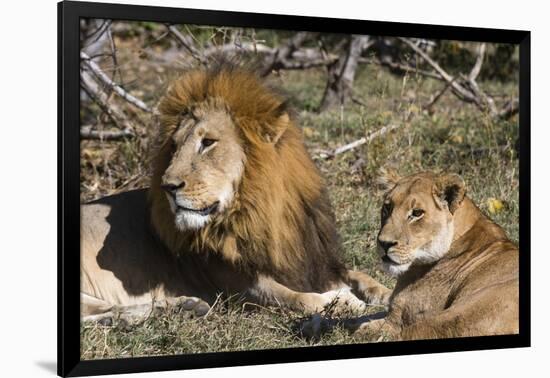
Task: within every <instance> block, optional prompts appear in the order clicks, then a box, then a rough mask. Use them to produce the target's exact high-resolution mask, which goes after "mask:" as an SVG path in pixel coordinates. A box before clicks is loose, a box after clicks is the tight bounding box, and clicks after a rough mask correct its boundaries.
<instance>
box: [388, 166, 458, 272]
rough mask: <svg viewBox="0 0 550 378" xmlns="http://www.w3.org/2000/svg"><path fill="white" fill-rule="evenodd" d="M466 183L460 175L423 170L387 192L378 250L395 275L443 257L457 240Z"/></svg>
mask: <svg viewBox="0 0 550 378" xmlns="http://www.w3.org/2000/svg"><path fill="white" fill-rule="evenodd" d="M463 196H464V186H463V182H462V180H461V179H460V178H459V177H458V176H456V175H447V176H438V177H434V176H433V175H431V174H427V173H421V174H416V175H412V176H408V177H406V178H403V179H399V180H398V181H396V182H395V183H393V186H392V187H391V189H389V190H388V191H387V192H386V194H385V196H384V203H383V205H382V210H381V229H380V232H379V233H378V253H379V255H380V257H381V258H382V266H383V268H384V269H385V270H386V271H387V272H388V273H390V274H392V275H399V274H401V273H403V272H405V271H406V270H407V269H408V268H409V267H410V266H411V265H412V264H413V263H414V264H427V263H431V262H435V261H437V260H439V259H440V258H441V257H442V256H443V255H444V254H445V253H446V252H447V251H448V250H449V247H450V245H451V242H452V240H453V234H454V233H453V213H454V210H456V207H457V206H458V205H459V204H460V202H461V201H462V198H463Z"/></svg>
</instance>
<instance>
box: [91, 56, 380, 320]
mask: <svg viewBox="0 0 550 378" xmlns="http://www.w3.org/2000/svg"><path fill="white" fill-rule="evenodd" d="M213 113H216V114H218V115H219V117H221V118H217V119H225V120H227V119H230V120H231V121H227V122H226V121H224V122H226V123H230V124H231V125H232V126H231V127H234V130H235V132H236V138H235V141H234V142H231V143H235V144H236V145H237V146H236V147H238V149H239V151H243V152H244V155H245V158H244V159H243V164H244V169H243V170H242V177H240V180H237V181H238V182H236V183H232V185H233V187H234V198H233V200H232V201H231V203H230V205H229V206H228V207H227V208H224V209H223V211H221V212H219V213H216V215H215V216H213V218H212V219H211V221H210V222H209V223H208V224H206V225H205V226H204V227H202V228H200V229H197V230H181V229H180V228H178V227H176V225H175V222H174V213H173V212H172V210H171V208H170V204H169V201H168V200H167V196H166V193H165V192H164V191H163V189H162V188H161V185H162V182H163V180H165V179H166V175H167V170H168V168H170V169H172V168H174V169H172V170H173V171H174V172H176V171H177V172H183V171H184V170H183V168H182V169H179V168H181V167H179V166H178V165H180V164H183V163H184V162H183V161H182V160H181V159H179V158H176V157H174V156H175V155H174V152H173V147H171V140H172V139H171V138H172V137H173V136H174V133H176V132H178V128H179V127H180V125H181V122H182V120H184V119H185V117H188V118H190V119H193V118H203V117H206V116H208V115H210V114H213ZM210 126H211V127H215V125H210ZM231 130H233V129H231ZM222 138H223V136H222ZM223 142H224V143H226V144H227V143H228V141H227V140H224V141H223ZM220 144H221V142H220ZM151 151H152V163H153V176H152V182H151V188H150V190H149V191H148V199H149V207H147V206H146V201H145V200H144V192H139V193H136V192H133V193H125V194H122V195H118V196H114V197H110V198H107V199H104V200H100V201H99V202H98V203H95V204H91V205H84V206H83V213H86V214H87V215H86V218H85V219H86V221H85V222H83V224H82V234H83V235H84V236H85V237H84V238H83V240H82V251H83V252H82V253H83V254H84V256H83V261H85V263H84V265H83V266H82V271H83V273H82V274H83V281H84V284H83V292H84V293H85V294H89V295H91V296H93V297H98V298H101V299H105V300H106V301H107V302H109V303H115V304H119V305H124V304H126V303H133V302H136V301H137V302H142V301H144V300H150V298H152V297H154V296H161V297H170V296H197V297H200V298H202V299H204V300H206V301H209V302H212V301H213V300H214V299H215V297H216V294H217V293H220V292H221V293H226V294H229V295H232V294H237V293H240V294H245V295H247V296H248V297H249V299H251V300H254V301H260V302H264V303H273V304H276V303H279V304H282V305H289V306H291V307H301V306H302V307H303V308H306V309H309V310H319V309H320V307H321V308H322V305H323V304H326V303H328V302H330V298H332V297H331V295H332V294H331V295H328V296H327V295H325V296H321V295H320V293H323V292H326V291H329V290H334V289H339V288H342V287H345V286H346V283H347V282H349V284H350V285H352V284H354V286H361V287H362V288H363V289H362V291H363V293H362V294H363V295H364V296H365V298H367V299H369V298H370V299H371V300H373V301H383V300H384V299H385V298H387V296H388V292H387V289H385V288H384V287H383V286H381V285H379V284H377V283H376V282H374V281H373V280H372V279H371V278H370V277H368V276H367V275H364V274H361V273H359V272H354V274H353V275H351V276H348V274H347V270H346V269H345V267H344V265H343V264H342V262H341V258H340V244H339V241H338V236H337V233H336V229H335V221H334V217H333V214H332V210H331V206H330V203H329V201H328V196H327V194H326V192H325V184H324V182H323V180H322V178H321V176H320V175H319V173H318V171H317V168H316V167H315V165H314V163H313V162H312V160H311V159H310V157H309V155H308V153H307V151H306V149H305V147H304V144H303V141H302V136H301V133H300V131H299V129H298V128H297V126H296V125H295V123H294V121H293V120H292V118H291V117H290V116H289V113H288V111H287V110H286V107H285V104H284V100H283V98H282V97H281V96H279V95H278V94H277V93H276V92H274V91H273V90H272V89H270V88H269V87H268V86H267V85H266V84H265V83H263V82H262V81H261V80H260V79H259V78H258V77H257V76H255V75H254V74H253V73H251V72H248V71H246V70H243V69H241V68H238V67H232V66H223V65H222V66H220V67H217V68H214V69H195V70H191V71H188V72H186V73H185V74H183V75H182V76H181V77H180V78H179V79H177V80H176V81H175V82H174V83H173V84H172V86H171V87H170V88H169V90H168V92H167V94H166V95H165V96H164V98H163V99H162V100H161V102H160V103H159V105H158V129H157V130H156V136H155V142H154V146H153V148H152V149H151ZM220 151H221V150H220ZM234 151H235V150H234ZM216 153H218V152H213V156H216V155H215V154H216ZM227 158H229V156H228V157H227ZM224 160H226V159H224V156H216V161H224ZM186 164H189V162H187V163H186ZM205 164H206V163H205ZM186 169H187V168H186ZM208 169H209V168H208V166H203V167H202V168H201V173H205V171H208ZM194 174H198V173H197V170H195V169H193V168H192V167H190V168H189V169H187V170H186V176H185V177H184V178H182V179H186V180H192V179H193V176H192V175H194ZM220 177H221V176H220ZM223 184H224V183H223V182H219V183H214V185H213V187H216V186H218V185H223ZM149 225H152V228H148V227H149ZM151 231H152V232H151ZM157 260H158V262H157ZM358 282H359V283H361V285H358ZM318 293H319V294H318ZM250 297H251V298H250ZM352 300H357V299H356V298H355V297H353V298H352Z"/></svg>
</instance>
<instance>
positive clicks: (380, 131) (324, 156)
mask: <svg viewBox="0 0 550 378" xmlns="http://www.w3.org/2000/svg"><path fill="white" fill-rule="evenodd" d="M400 126H401V125H400V124H393V125H387V126H384V127H382V128H380V129H378V130H376V131H373V132H372V133H370V134H369V135H367V136H366V137H363V138H361V139H357V140H356V141H354V142H351V143H348V144H345V145H343V146H340V147H338V148H336V149H334V150H333V151H320V152H319V157H320V158H322V159H333V158H334V157H335V156H336V155H340V154H343V153H344V152H347V151H350V150H353V149H354V148H357V147H359V146H362V145H363V144H365V143H370V142H371V141H372V140H373V139H375V138H378V137H379V136H382V135H384V134H387V133H388V132H390V131H392V130H395V129H398V128H399V127H400Z"/></svg>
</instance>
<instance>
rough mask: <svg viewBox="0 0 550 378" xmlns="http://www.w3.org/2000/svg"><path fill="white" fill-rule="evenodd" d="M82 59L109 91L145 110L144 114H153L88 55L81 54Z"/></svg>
mask: <svg viewBox="0 0 550 378" xmlns="http://www.w3.org/2000/svg"><path fill="white" fill-rule="evenodd" d="M80 59H81V60H82V63H83V64H84V66H85V67H86V68H87V69H89V70H90V71H92V73H93V74H94V75H95V76H96V77H97V78H98V79H99V80H100V81H101V82H102V83H103V84H104V85H105V86H107V87H108V88H109V89H112V90H113V91H114V92H115V93H116V94H117V95H119V96H120V97H122V98H123V99H124V100H126V101H127V102H129V103H130V104H132V105H134V106H135V107H137V108H139V109H141V110H143V111H144V112H147V113H151V109H150V108H149V107H148V106H147V105H146V104H145V103H144V102H143V101H141V100H139V99H137V98H136V97H134V96H132V95H131V94H129V93H128V92H126V91H125V90H124V89H123V88H122V87H121V86H120V85H118V84H116V83H115V82H114V81H112V80H111V79H110V78H109V76H107V74H106V73H105V72H103V70H102V69H101V68H100V67H99V66H98V65H97V64H96V63H95V62H94V61H93V60H91V59H90V57H89V56H88V54H86V53H85V52H83V51H81V52H80Z"/></svg>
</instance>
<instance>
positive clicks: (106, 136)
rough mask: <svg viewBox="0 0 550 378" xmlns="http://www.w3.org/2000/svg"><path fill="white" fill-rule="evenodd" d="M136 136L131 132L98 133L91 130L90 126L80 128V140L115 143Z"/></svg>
mask: <svg viewBox="0 0 550 378" xmlns="http://www.w3.org/2000/svg"><path fill="white" fill-rule="evenodd" d="M135 136H136V135H135V134H134V133H133V132H132V131H131V130H114V131H99V130H92V126H89V125H87V126H82V127H81V128H80V137H81V138H82V139H98V140H109V141H116V140H121V139H129V138H134V137H135Z"/></svg>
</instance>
